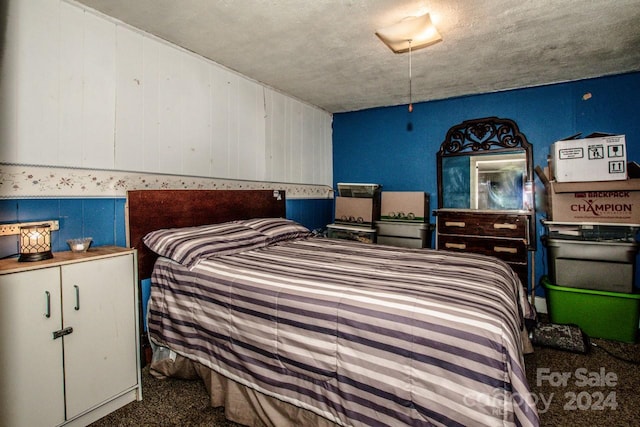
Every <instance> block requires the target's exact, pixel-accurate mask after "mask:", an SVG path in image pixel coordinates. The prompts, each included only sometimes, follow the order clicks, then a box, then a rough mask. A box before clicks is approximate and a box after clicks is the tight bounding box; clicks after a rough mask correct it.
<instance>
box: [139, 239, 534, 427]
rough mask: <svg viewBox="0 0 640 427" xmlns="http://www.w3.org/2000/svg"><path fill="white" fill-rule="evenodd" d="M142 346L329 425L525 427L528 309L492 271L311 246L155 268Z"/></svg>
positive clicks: (370, 250)
mask: <svg viewBox="0 0 640 427" xmlns="http://www.w3.org/2000/svg"><path fill="white" fill-rule="evenodd" d="M152 283H153V286H152V292H151V299H150V302H149V312H148V315H149V317H148V324H149V333H150V337H151V338H152V339H153V340H154V341H155V342H156V343H159V344H162V345H166V346H168V347H170V348H171V349H173V350H174V351H176V352H177V353H179V354H182V355H183V356H186V357H187V358H189V359H192V360H194V361H197V362H199V363H201V364H203V365H205V366H208V367H209V368H211V369H213V370H215V371H216V372H218V373H220V374H222V375H224V376H226V377H228V378H230V379H232V380H235V381H237V382H239V383H241V384H243V385H246V386H249V387H252V388H254V389H256V390H258V391H260V392H263V393H265V394H267V395H269V396H272V397H276V398H278V399H280V400H283V401H285V402H289V403H292V404H295V405H297V406H300V407H303V408H306V409H309V410H311V411H313V412H315V413H316V414H318V415H321V416H323V417H325V418H327V419H329V420H332V421H334V422H335V423H337V424H340V425H351V426H379V425H393V426H399V425H412V426H420V425H425V426H426V425H442V426H456V425H457V426H472V425H482V426H492V425H494V426H498V425H499V426H511V425H522V426H534V425H538V416H537V413H536V409H535V404H534V403H533V400H532V396H531V395H530V392H529V388H528V384H527V381H526V377H525V372H524V363H523V355H522V350H521V340H520V331H521V328H522V318H523V314H525V313H524V312H523V310H524V311H526V310H527V308H528V305H526V298H525V297H524V296H523V295H520V294H521V293H522V292H521V285H520V282H519V281H518V279H517V276H516V275H515V274H514V273H513V271H512V270H511V269H510V268H509V267H507V266H506V265H505V264H504V263H502V262H500V261H499V260H497V259H495V258H490V257H485V256H482V255H474V254H454V253H448V252H443V251H434V250H407V249H400V248H394V247H388V246H382V245H366V244H361V243H357V242H351V241H346V240H333V239H322V238H308V239H294V240H289V241H284V242H280V243H276V244H271V245H269V246H266V247H263V248H259V249H253V250H248V251H245V252H242V253H238V254H234V255H225V256H220V257H215V258H210V259H206V260H202V261H201V262H200V263H198V264H197V265H196V266H195V267H193V268H191V269H188V268H186V267H184V266H181V265H179V264H177V263H175V262H173V261H170V260H168V259H165V258H160V259H159V260H158V262H157V263H156V267H155V270H154V273H153V277H152Z"/></svg>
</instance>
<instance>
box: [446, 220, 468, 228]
mask: <svg viewBox="0 0 640 427" xmlns="http://www.w3.org/2000/svg"><path fill="white" fill-rule="evenodd" d="M444 225H445V227H460V228H464V227H466V226H467V224H465V223H464V222H462V221H445V222H444Z"/></svg>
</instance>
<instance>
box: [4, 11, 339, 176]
mask: <svg viewBox="0 0 640 427" xmlns="http://www.w3.org/2000/svg"><path fill="white" fill-rule="evenodd" d="M3 3H4V4H6V5H8V6H7V7H8V9H7V11H6V13H7V16H8V20H7V28H6V34H5V38H4V43H5V45H4V49H3V57H2V76H1V77H2V78H1V80H0V91H1V93H0V95H1V96H2V105H1V106H0V138H1V145H0V162H6V163H20V164H36V165H54V166H71V167H84V168H95V169H114V170H129V171H140V172H156V173H171V174H179V175H197V176H205V177H219V178H229V179H247V180H258V181H275V182H289V183H307V184H326V185H331V184H332V150H331V138H332V135H331V126H332V123H331V122H332V116H331V114H329V113H327V112H325V111H323V110H321V109H319V108H316V107H313V106H310V105H308V104H305V103H303V102H300V101H298V100H296V99H294V98H292V97H289V96H286V95H283V94H281V93H279V92H277V91H275V90H273V89H270V88H268V87H265V86H263V85H261V84H259V83H257V82H255V81H253V80H250V79H248V78H245V77H243V76H241V75H238V74H237V73H234V72H231V71H229V70H227V69H226V68H224V67H221V66H219V65H217V64H215V63H213V62H211V61H209V60H207V59H204V58H202V57H199V56H197V55H195V54H193V53H191V52H188V51H186V50H184V49H181V48H179V47H177V46H174V45H171V44H169V43H167V42H164V41H162V40H159V39H157V38H155V37H153V36H150V35H148V34H146V33H143V32H141V31H138V30H136V29H133V28H131V27H129V26H127V25H124V24H122V23H120V22H117V21H115V20H112V19H111V18H108V17H105V16H103V15H101V14H99V13H97V12H94V11H92V10H85V9H84V8H83V7H81V6H79V5H77V4H75V3H73V2H67V1H63V0H26V1H25V0H8V1H7V0H5V1H4V2H3Z"/></svg>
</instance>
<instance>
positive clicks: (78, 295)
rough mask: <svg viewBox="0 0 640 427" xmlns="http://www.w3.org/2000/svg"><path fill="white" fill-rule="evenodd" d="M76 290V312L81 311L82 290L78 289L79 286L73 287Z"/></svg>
mask: <svg viewBox="0 0 640 427" xmlns="http://www.w3.org/2000/svg"><path fill="white" fill-rule="evenodd" d="M73 287H74V289H75V290H76V305H75V307H73V308H74V310H76V311H77V310H80V288H79V287H78V285H73Z"/></svg>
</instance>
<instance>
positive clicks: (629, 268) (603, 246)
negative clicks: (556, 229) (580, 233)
mask: <svg viewBox="0 0 640 427" xmlns="http://www.w3.org/2000/svg"><path fill="white" fill-rule="evenodd" d="M546 246H547V249H548V254H549V275H550V280H551V282H552V283H557V284H558V285H560V286H566V287H576V288H583V289H593V290H598V291H610V292H631V291H632V289H633V280H634V275H635V273H634V271H635V261H636V254H637V253H638V244H637V243H626V242H618V241H585V240H566V239H547V243H546Z"/></svg>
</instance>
